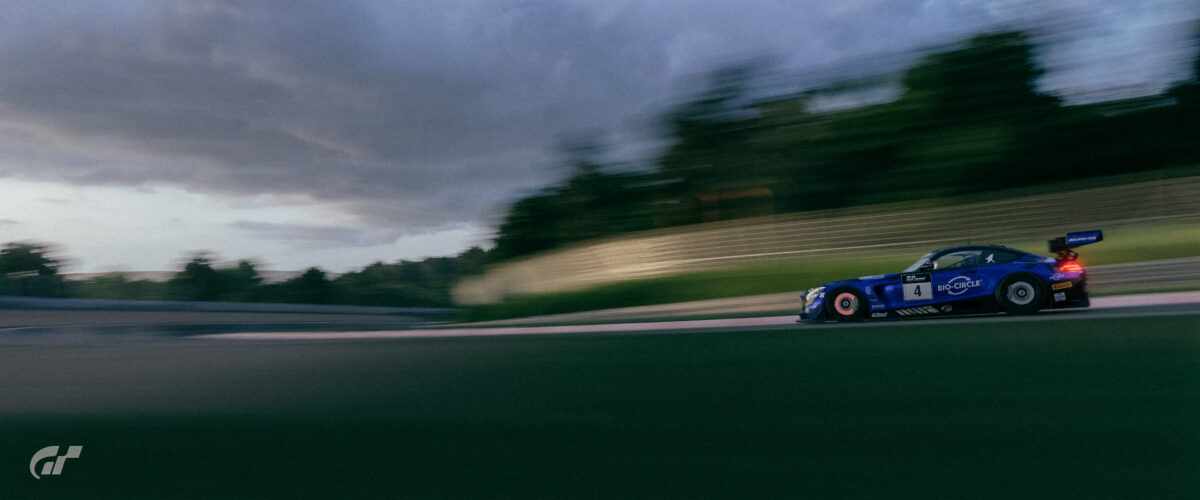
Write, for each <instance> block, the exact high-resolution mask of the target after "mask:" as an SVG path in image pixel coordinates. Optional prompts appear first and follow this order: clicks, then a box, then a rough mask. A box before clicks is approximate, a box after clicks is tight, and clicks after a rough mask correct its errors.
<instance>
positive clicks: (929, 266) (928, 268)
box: [917, 264, 933, 273]
mask: <svg viewBox="0 0 1200 500" xmlns="http://www.w3.org/2000/svg"><path fill="white" fill-rule="evenodd" d="M917 270H918V271H921V272H923V273H927V272H929V271H932V270H933V264H921V267H918V268H917Z"/></svg>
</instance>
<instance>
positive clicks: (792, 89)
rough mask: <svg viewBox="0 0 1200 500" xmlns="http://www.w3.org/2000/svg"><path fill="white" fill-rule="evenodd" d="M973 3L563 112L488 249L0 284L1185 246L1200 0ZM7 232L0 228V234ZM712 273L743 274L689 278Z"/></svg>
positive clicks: (73, 293) (452, 301) (66, 261)
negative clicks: (636, 98)
mask: <svg viewBox="0 0 1200 500" xmlns="http://www.w3.org/2000/svg"><path fill="white" fill-rule="evenodd" d="M964 5H966V4H964ZM979 7H980V8H983V9H985V10H987V11H988V12H990V13H993V14H995V13H997V12H998V13H999V14H995V16H994V17H991V18H989V19H991V22H989V23H983V25H981V26H979V27H978V28H973V29H971V30H970V31H969V32H965V33H964V32H963V30H962V29H957V30H953V29H952V30H937V29H933V28H930V31H929V33H927V35H928V37H926V38H933V39H934V40H933V41H931V42H928V43H924V44H923V45H920V46H919V48H917V49H913V50H904V51H898V52H897V51H887V50H875V51H874V52H872V53H871V54H869V55H857V56H855V57H853V58H843V59H839V60H836V61H833V62H822V63H820V64H815V63H812V62H805V61H800V62H797V61H795V60H794V58H793V57H791V55H789V54H786V53H751V54H748V55H747V54H742V55H739V56H737V57H726V58H724V59H723V60H721V61H720V62H719V63H718V64H715V65H713V66H710V67H707V68H704V69H702V70H700V71H699V73H694V74H692V76H689V77H683V78H681V79H679V80H678V81H676V82H675V84H674V86H673V87H672V88H673V89H674V90H673V93H672V95H671V97H670V98H669V99H667V101H666V102H662V101H659V102H657V105H656V106H646V107H644V108H643V109H642V110H641V112H642V116H638V117H637V118H638V121H639V123H640V124H641V125H640V126H638V127H634V129H633V130H634V131H633V132H631V131H630V130H629V129H623V130H619V131H615V130H608V129H605V128H603V127H601V128H596V127H593V126H591V125H590V124H588V123H578V124H571V123H570V122H571V120H570V118H571V117H570V116H556V117H554V118H553V119H552V120H551V122H553V123H555V124H560V125H562V126H561V127H560V128H559V129H557V130H543V131H542V132H543V135H542V136H541V137H540V138H539V139H538V140H541V141H550V142H553V143H554V144H555V146H554V147H552V148H551V149H552V152H551V153H550V155H549V157H550V158H552V161H551V162H552V164H553V166H552V168H543V169H542V170H540V173H539V174H537V176H536V177H537V178H538V180H539V181H540V182H541V187H536V188H526V189H524V190H517V191H516V192H517V193H518V195H517V196H515V197H512V196H510V197H509V198H508V199H507V201H505V202H503V203H501V204H499V205H497V206H496V208H495V209H491V210H485V211H484V212H486V213H487V214H486V215H484V216H482V220H485V221H488V224H490V225H491V226H492V227H493V228H494V231H492V234H491V236H490V237H488V238H487V240H488V241H486V242H480V244H478V245H477V246H474V247H472V248H470V249H469V250H466V251H463V252H461V253H459V254H458V255H456V256H446V257H434V258H426V259H423V260H421V259H399V260H391V259H382V260H379V261H377V262H375V263H373V264H370V265H366V266H365V267H361V268H354V269H351V270H348V271H347V272H333V271H330V270H328V269H327V268H323V267H322V266H320V265H317V266H313V267H311V268H309V269H307V270H306V271H299V272H285V273H275V272H267V271H265V270H264V269H262V268H263V264H262V260H261V259H262V258H263V257H266V258H267V259H268V260H270V259H271V256H269V255H268V256H256V257H249V258H243V259H241V260H235V261H229V260H223V259H222V257H220V256H219V255H217V254H216V253H213V252H210V251H201V250H198V249H189V248H177V249H175V251H176V252H177V253H179V254H183V255H185V257H183V258H181V259H179V260H178V261H177V262H178V263H179V264H178V265H179V267H178V268H177V269H176V270H173V271H167V272H161V273H151V274H139V273H120V272H114V273H89V274H80V275H76V276H70V275H69V273H67V272H66V271H70V270H71V264H72V262H74V261H76V260H79V258H80V257H83V258H84V260H86V256H78V255H73V254H72V253H71V252H72V250H71V248H67V247H63V246H61V245H59V244H58V243H56V242H55V241H54V240H53V236H52V235H47V236H45V237H40V238H38V239H25V240H20V241H12V242H9V243H7V244H6V245H5V246H4V249H3V250H0V295H28V296H42V297H77V298H108V299H141V300H163V299H171V300H188V301H254V302H268V301H269V302H298V303H314V304H352V305H373V306H436V307H449V306H462V305H480V304H494V303H496V302H499V301H504V300H506V299H514V298H518V297H520V296H528V295H529V294H532V293H543V294H545V293H558V292H564V291H578V290H581V289H587V288H589V287H596V286H603V285H607V284H611V283H616V282H627V281H629V280H635V279H646V278H654V277H658V278H661V277H664V276H678V275H688V274H689V273H691V274H690V275H692V276H701V277H702V278H700V279H709V280H722V281H723V284H724V285H725V286H723V287H717V288H718V289H715V290H713V287H706V288H708V289H710V290H712V291H710V292H708V293H709V294H716V295H736V294H742V295H745V294H752V293H766V292H777V291H783V290H798V289H802V288H804V287H806V286H809V285H811V284H812V283H809V282H807V281H808V280H817V279H820V278H824V277H826V276H825V275H824V274H821V273H819V272H815V271H814V270H817V269H820V270H824V271H826V274H832V272H833V271H838V272H843V270H844V272H858V271H851V270H850V269H860V268H862V267H863V266H864V264H862V263H863V262H869V263H871V264H869V265H866V267H869V269H865V270H863V271H861V273H862V274H865V273H869V272H875V271H876V270H878V271H885V270H889V269H878V268H879V267H881V266H882V265H884V264H886V265H888V266H893V265H897V264H899V263H901V262H905V261H911V260H913V259H915V257H916V256H918V255H920V254H921V253H923V252H924V251H925V250H928V248H929V247H930V246H931V245H932V246H939V245H938V244H941V243H946V244H949V243H957V242H966V241H975V242H983V240H987V241H989V242H994V243H1004V244H1010V245H1022V246H1024V247H1025V248H1024V249H1025V250H1032V251H1038V250H1039V248H1036V247H1040V246H1042V245H1043V244H1044V243H1043V240H1044V239H1048V238H1051V237H1054V236H1057V235H1058V234H1056V232H1058V231H1063V230H1083V229H1092V228H1093V227H1092V226H1096V227H1100V228H1101V229H1105V230H1106V232H1107V234H1109V235H1110V238H1109V241H1110V242H1112V243H1109V242H1106V244H1105V245H1100V246H1097V247H1096V250H1095V253H1093V254H1092V255H1091V257H1090V259H1091V261H1089V263H1121V262H1131V261H1138V260H1152V259H1155V258H1178V257H1190V256H1195V255H1196V253H1197V252H1196V250H1195V249H1196V248H1200V246H1198V244H1200V230H1198V228H1200V225H1197V224H1198V220H1200V219H1198V217H1200V209H1198V208H1197V205H1196V200H1197V199H1200V189H1198V188H1197V185H1200V183H1198V182H1197V176H1198V175H1200V120H1198V118H1200V80H1198V77H1197V74H1198V72H1200V22H1198V21H1197V15H1198V13H1197V12H1196V8H1195V5H1193V4H1191V3H1189V2H1170V1H1167V2H1134V3H1116V4H1113V5H1111V6H1109V5H1108V4H1103V3H1102V4H1098V5H1097V6H1096V8H1097V9H1102V10H1101V11H1098V12H1097V13H1094V14H1095V15H1090V14H1089V15H1063V14H1073V12H1072V11H1071V10H1070V9H1066V10H1063V9H1057V10H1056V9H1053V8H1047V7H1046V6H1045V5H1043V4H1041V3H1038V2H981V3H980V5H979ZM756 8H757V5H756V4H750V5H747V6H746V9H748V10H756ZM965 8H966V7H964V9H965ZM879 9H880V10H881V11H882V9H883V7H879ZM1103 9H1107V10H1103ZM517 10H519V9H517ZM862 10H869V9H866V8H864V9H862ZM1080 12H1085V11H1080ZM1078 13H1079V12H1074V14H1078ZM1100 20H1105V22H1101V21H1100ZM681 22H682V21H681ZM931 22H932V21H931ZM972 23H973V24H971V23H969V24H968V25H975V24H979V23H978V19H972ZM535 25H536V23H535ZM729 29H731V30H732V29H734V28H733V27H729ZM914 29H915V28H914ZM668 31H669V30H668ZM935 35H936V36H935ZM764 36H768V35H764ZM917 38H918V39H921V37H917ZM826 43H829V44H836V43H837V41H836V40H828V41H827V42H826ZM154 73H155V72H154V71H153V70H151V71H150V73H149V74H154ZM19 83H20V82H19V81H17V82H15V83H14V82H9V83H7V84H5V85H7V86H8V88H9V89H10V90H13V89H16V90H20V85H19ZM10 94H11V93H10ZM18 94H19V92H18ZM18 94H12V95H18ZM6 95H8V94H6ZM609 97H613V96H609ZM507 105H509V106H518V107H519V106H521V100H520V99H516V98H514V99H513V100H511V101H510V102H508V103H507ZM14 106H15V105H13V104H12V103H10V104H9V107H10V108H14V109H15V107H14ZM446 113H449V111H446ZM95 116H103V115H102V114H97V115H95ZM396 133H397V134H403V133H405V132H404V131H403V130H397V131H396ZM472 133H474V132H472ZM409 139H411V138H407V139H404V140H403V141H402V142H406V143H407V142H409ZM398 140H399V139H398ZM189 147H190V146H189ZM12 156H13V158H10V159H9V160H8V161H7V163H6V165H11V164H12V163H13V161H15V160H19V159H20V158H19V157H18V155H16V154H14V155H12ZM247 161H252V162H253V160H252V159H250V160H247ZM249 166H251V165H247V167H249ZM328 168H330V169H335V168H337V165H336V164H330V165H328ZM426 168H436V167H426ZM9 169H10V170H12V172H16V169H14V168H11V167H10V168H9ZM12 172H10V174H12ZM522 172H525V171H524V170H522ZM63 175H71V174H63ZM388 175H391V174H388ZM447 175H449V174H447ZM493 175H494V176H495V177H496V178H497V179H502V178H504V173H503V171H496V172H494V173H493ZM522 175H524V174H522ZM385 177H387V176H385ZM473 177H479V176H478V175H473ZM484 177H486V176H484ZM388 178H389V179H390V177H388ZM381 179H382V178H381ZM341 182H345V183H349V184H351V185H352V184H353V183H358V184H363V185H366V184H370V183H371V180H370V179H369V178H367V179H358V178H345V179H342V180H341ZM381 185H382V184H381ZM359 191H362V190H359ZM479 193H480V196H481V197H487V196H490V195H485V194H484V192H483V191H479ZM395 195H396V203H397V204H399V205H404V204H411V203H415V202H416V201H419V200H418V199H417V198H415V196H416V195H412V196H407V195H405V194H404V193H402V192H399V191H398V192H396V193H395ZM470 197H471V194H470V193H466V192H464V191H463V190H462V189H461V188H455V189H449V190H448V191H446V192H445V193H444V195H443V198H457V199H462V200H466V199H467V198H470ZM383 199H386V196H383V197H382V198H369V197H368V198H364V199H359V200H357V201H358V202H362V203H368V202H369V203H371V204H374V205H375V206H380V205H384V204H386V203H385V202H383V201H381V200H383ZM431 206H432V205H431ZM384 212H386V210H385V211H384ZM375 215H376V216H378V215H379V214H378V213H376V214H375ZM111 217H114V218H119V217H121V214H117V213H114V214H111ZM384 217H385V218H386V214H384ZM476 217H478V215H476ZM377 218H378V217H377ZM16 222H17V221H14V220H3V219H2V218H0V229H3V228H5V227H9V228H12V227H15V225H16ZM318 222H320V221H318ZM256 224H257V225H256ZM396 224H397V226H396V227H394V228H393V229H396V230H400V231H404V227H403V224H404V223H403V222H402V221H399V220H397V221H396ZM330 225H335V224H334V223H332V222H330ZM1083 226H1088V227H1083ZM238 227H240V228H241V229H255V228H257V229H258V230H270V231H274V232H276V233H278V232H280V231H285V232H286V229H287V228H282V227H279V226H270V227H267V226H266V225H263V224H258V223H255V222H251V221H240V223H239V225H238ZM345 229H346V231H351V229H350V228H348V227H347V228H345ZM2 234H3V233H0V235H2ZM1113 236H1116V237H1115V238H1114V237H1113ZM115 237H117V236H114V238H115ZM0 238H3V236H0ZM352 239H353V238H352ZM1114 240H1115V242H1113V241H1114ZM1121 240H1124V241H1125V243H1120V241H1121ZM1029 246H1036V247H1029ZM768 257H769V258H768ZM1086 257H1087V256H1085V258H1086ZM765 261H769V262H765ZM831 262H834V264H831ZM150 265H152V264H150ZM764 266H765V267H764ZM717 270H732V271H730V273H729V274H707V275H705V274H699V275H698V274H696V273H706V272H707V273H711V272H714V271H717ZM731 276H741V277H740V278H738V277H733V278H731ZM764 276H773V277H775V279H763V277H764ZM829 277H830V278H833V277H836V276H829ZM638 286H639V287H641V288H655V287H657V288H658V289H660V290H665V291H664V292H663V293H660V294H650V295H647V294H645V293H643V294H642V295H639V296H637V297H627V299H626V300H624V301H617V302H616V303H614V305H637V304H640V303H646V302H666V301H672V300H680V299H689V298H706V296H694V295H689V294H688V293H685V292H686V290H687V289H693V288H695V287H693V286H691V284H689V283H688V282H687V281H686V280H685V281H683V282H669V281H661V280H660V281H657V282H655V281H642V282H640V283H639V285H638ZM602 293H607V294H609V295H612V294H614V293H616V294H618V295H620V294H621V293H618V292H614V290H613V289H609V290H608V291H607V292H602ZM622 293H625V292H622ZM572 300H575V301H576V302H578V301H579V300H580V298H579V297H578V296H575V297H574V298H573V299H572ZM576 307H579V306H576Z"/></svg>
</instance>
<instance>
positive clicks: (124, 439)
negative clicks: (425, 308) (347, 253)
mask: <svg viewBox="0 0 1200 500" xmlns="http://www.w3.org/2000/svg"><path fill="white" fill-rule="evenodd" d="M101 332H102V333H96V331H90V330H81V331H76V332H74V333H71V330H34V331H31V330H28V329H16V330H7V331H3V332H0V337H2V339H0V498H139V497H142V498H283V497H287V498H296V497H339V498H340V497H379V498H404V497H418V498H499V497H505V498H580V497H591V498H631V497H659V498H662V497H675V498H679V497H687V498H697V497H711V498H746V497H760V498H764V497H771V498H779V497H810V498H850V497H856V498H880V497H890V498H897V497H909V498H964V497H969V498H979V497H997V498H1013V497H1055V498H1062V497H1076V498H1139V497H1140V498H1197V497H1198V496H1200V474H1197V472H1196V471H1198V470H1200V294H1197V293H1178V294H1155V295H1145V296H1132V297H1124V298H1115V297H1114V298H1106V299H1097V300H1096V301H1095V307H1093V308H1092V309H1089V310H1083V311H1063V312H1050V313H1043V314H1038V315H1034V316H1029V317H1007V316H1003V315H994V316H981V317H969V318H968V317H964V318H955V319H940V320H937V319H935V320H905V321H891V322H880V323H867V324H862V325H842V324H833V325H820V324H817V325H813V324H801V325H797V324H795V323H794V317H791V316H788V317H771V318H750V319H741V320H716V321H712V322H660V323H645V324H634V325H594V326H590V327H588V326H578V325H577V326H572V327H562V329H555V328H554V327H550V328H547V327H541V328H540V329H530V328H516V329H507V328H506V329H467V328H449V329H421V330H390V331H389V330H382V331H372V332H334V333H314V332H304V333H301V332H277V333H270V332H260V333H254V332H242V333H235V334H222V335H211V334H207V333H204V332H203V331H201V332H200V333H203V334H202V335H185V336H180V335H179V331H178V330H174V331H172V334H171V335H158V334H156V333H155V332H153V331H146V330H139V331H137V332H133V333H128V334H121V333H120V332H114V331H113V330H111V329H105V330H102V331H101ZM51 445H57V446H61V447H63V450H65V449H66V447H67V446H82V447H83V448H82V453H81V456H80V457H79V458H74V459H69V460H66V461H65V466H64V468H63V470H62V474H61V475H57V476H53V475H52V476H44V477H42V478H41V479H35V478H34V477H33V476H32V474H31V467H32V465H40V464H30V460H31V457H32V456H33V454H34V453H35V452H36V451H38V450H40V449H42V448H44V447H46V446H51Z"/></svg>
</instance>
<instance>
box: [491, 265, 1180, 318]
mask: <svg viewBox="0 0 1200 500" xmlns="http://www.w3.org/2000/svg"><path fill="white" fill-rule="evenodd" d="M1087 271H1088V288H1089V289H1091V291H1092V293H1101V294H1105V293H1112V292H1113V291H1124V290H1139V289H1140V290H1154V289H1155V288H1157V287H1171V286H1173V285H1184V284H1186V285H1194V286H1195V287H1196V288H1197V289H1200V257H1188V258H1183V259H1167V260H1156V261H1150V262H1135V263H1130V264H1107V265H1100V266H1088V270H1087ZM804 285H817V283H808V284H804ZM804 285H802V286H804ZM801 293H802V292H801V291H800V290H797V291H794V292H784V293H769V294H764V295H753V296H749V297H731V298H726V299H709V300H697V301H691V302H679V303H674V304H658V305H651V306H636V307H622V308H617V309H603V310H599V311H585V312H577V313H566V314H554V315H547V316H537V317H532V318H517V319H511V320H499V321H490V322H487V323H481V324H480V325H481V326H482V325H487V326H507V325H530V324H558V323H572V322H602V321H646V320H665V319H679V318H697V317H713V316H720V315H731V316H733V315H737V316H741V315H751V314H795V313H798V312H799V310H800V294H801Z"/></svg>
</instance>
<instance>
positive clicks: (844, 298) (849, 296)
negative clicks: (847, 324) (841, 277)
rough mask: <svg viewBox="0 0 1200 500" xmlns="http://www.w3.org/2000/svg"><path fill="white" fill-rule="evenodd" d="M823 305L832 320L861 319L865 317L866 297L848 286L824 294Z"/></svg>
mask: <svg viewBox="0 0 1200 500" xmlns="http://www.w3.org/2000/svg"><path fill="white" fill-rule="evenodd" d="M825 305H826V307H825V311H826V314H827V315H828V316H829V319H832V320H834V321H862V319H863V318H865V317H867V298H866V297H864V296H863V294H862V292H860V291H858V290H855V289H853V288H850V287H842V288H838V289H836V290H834V291H832V292H830V293H828V294H826V295H825Z"/></svg>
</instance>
